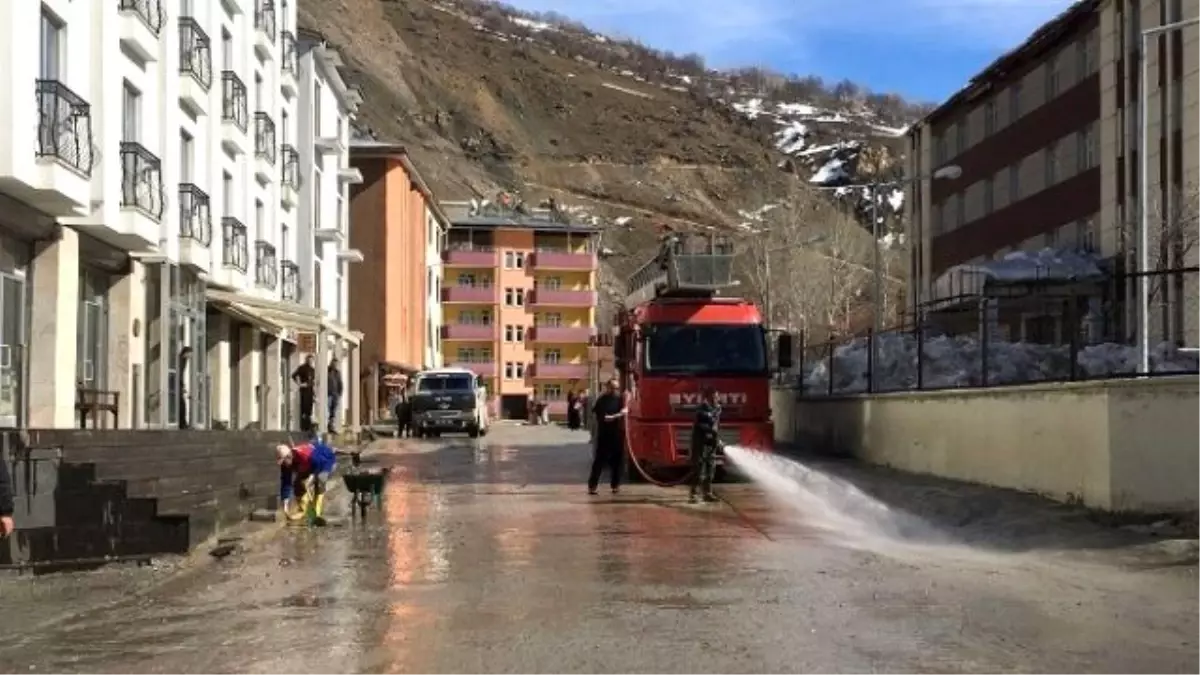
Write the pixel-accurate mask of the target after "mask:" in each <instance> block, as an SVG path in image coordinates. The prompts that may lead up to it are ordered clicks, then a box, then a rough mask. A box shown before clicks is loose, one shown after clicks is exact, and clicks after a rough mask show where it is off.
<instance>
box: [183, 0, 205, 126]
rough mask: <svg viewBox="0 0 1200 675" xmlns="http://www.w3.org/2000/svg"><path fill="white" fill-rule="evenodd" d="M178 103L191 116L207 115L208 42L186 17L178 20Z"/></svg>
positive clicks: (192, 21)
mask: <svg viewBox="0 0 1200 675" xmlns="http://www.w3.org/2000/svg"><path fill="white" fill-rule="evenodd" d="M179 74H180V75H182V76H183V77H180V78H179V101H180V102H181V103H182V104H183V105H184V106H186V107H187V108H188V109H189V110H190V111H191V112H192V113H193V114H196V115H207V114H208V92H209V91H210V90H211V89H212V79H213V73H212V40H210V39H209V37H208V33H205V32H204V29H203V28H201V27H200V23H199V22H198V21H196V20H195V19H193V18H192V17H190V16H185V17H183V18H181V19H180V20H179Z"/></svg>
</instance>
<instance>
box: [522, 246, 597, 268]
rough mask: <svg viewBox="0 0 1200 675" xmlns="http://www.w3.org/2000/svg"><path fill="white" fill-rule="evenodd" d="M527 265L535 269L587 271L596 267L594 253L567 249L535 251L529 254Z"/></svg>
mask: <svg viewBox="0 0 1200 675" xmlns="http://www.w3.org/2000/svg"><path fill="white" fill-rule="evenodd" d="M528 265H529V267H530V268H531V269H535V270H546V271H550V270H559V271H564V272H567V271H582V272H587V271H591V270H594V269H596V266H597V263H596V254H594V253H569V252H567V251H537V252H535V253H534V254H533V255H532V256H530V258H529V261H528Z"/></svg>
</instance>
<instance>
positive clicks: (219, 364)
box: [207, 313, 231, 422]
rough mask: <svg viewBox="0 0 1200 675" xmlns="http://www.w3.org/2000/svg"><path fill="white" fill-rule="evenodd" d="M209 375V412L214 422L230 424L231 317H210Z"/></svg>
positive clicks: (208, 337)
mask: <svg viewBox="0 0 1200 675" xmlns="http://www.w3.org/2000/svg"><path fill="white" fill-rule="evenodd" d="M207 340H208V374H209V376H210V377H211V378H212V392H211V395H210V398H209V400H210V401H211V405H212V410H211V411H210V412H209V414H210V416H211V417H212V419H213V420H214V421H217V420H219V421H221V422H228V421H229V419H230V411H231V408H230V407H229V359H230V354H229V317H228V316H227V315H225V314H220V313H217V314H211V315H209V317H208V336H207Z"/></svg>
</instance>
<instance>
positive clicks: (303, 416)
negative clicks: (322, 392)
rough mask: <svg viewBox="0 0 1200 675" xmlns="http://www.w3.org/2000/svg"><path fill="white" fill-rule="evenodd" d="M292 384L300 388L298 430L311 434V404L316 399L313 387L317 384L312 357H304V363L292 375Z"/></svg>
mask: <svg viewBox="0 0 1200 675" xmlns="http://www.w3.org/2000/svg"><path fill="white" fill-rule="evenodd" d="M292 382H295V383H296V384H297V385H298V386H299V387H300V430H301V431H303V432H306V433H307V432H311V431H312V430H313V421H312V415H313V402H314V400H315V398H316V390H315V389H314V387H315V386H316V382H317V369H316V368H314V367H313V357H312V355H311V354H310V355H309V356H306V357H304V363H302V364H300V366H299V367H298V368H296V370H295V372H293V373H292Z"/></svg>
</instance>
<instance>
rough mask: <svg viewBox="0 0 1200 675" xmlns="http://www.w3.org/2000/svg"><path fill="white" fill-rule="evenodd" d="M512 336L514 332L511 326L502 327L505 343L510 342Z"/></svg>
mask: <svg viewBox="0 0 1200 675" xmlns="http://www.w3.org/2000/svg"><path fill="white" fill-rule="evenodd" d="M513 334H514V331H513V326H512V325H508V326H505V327H504V341H505V342H512V341H513Z"/></svg>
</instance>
